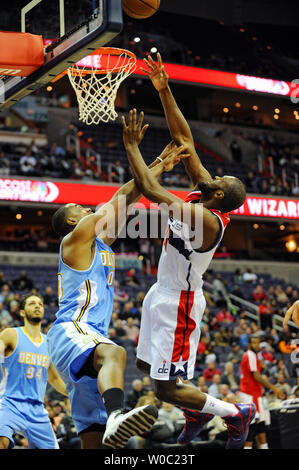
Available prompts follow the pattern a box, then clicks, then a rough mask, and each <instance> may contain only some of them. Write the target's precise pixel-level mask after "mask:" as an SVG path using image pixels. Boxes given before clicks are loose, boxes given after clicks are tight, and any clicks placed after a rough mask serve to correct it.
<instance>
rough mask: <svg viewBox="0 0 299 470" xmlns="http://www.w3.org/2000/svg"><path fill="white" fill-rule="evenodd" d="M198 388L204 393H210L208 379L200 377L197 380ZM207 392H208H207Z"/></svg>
mask: <svg viewBox="0 0 299 470" xmlns="http://www.w3.org/2000/svg"><path fill="white" fill-rule="evenodd" d="M197 388H199V390H200V391H201V392H203V393H208V387H207V385H206V379H205V378H204V377H203V376H202V375H200V376H199V377H198V379H197ZM205 390H206V392H205Z"/></svg>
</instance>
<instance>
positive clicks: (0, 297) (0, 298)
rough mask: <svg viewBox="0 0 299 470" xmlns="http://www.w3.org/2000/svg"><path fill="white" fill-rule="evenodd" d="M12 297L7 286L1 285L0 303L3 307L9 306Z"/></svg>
mask: <svg viewBox="0 0 299 470" xmlns="http://www.w3.org/2000/svg"><path fill="white" fill-rule="evenodd" d="M13 298H14V295H13V293H12V292H11V290H10V287H9V285H8V284H3V286H2V289H1V292H0V302H1V303H2V304H3V305H4V306H5V307H8V306H9V302H10V301H11V300H13Z"/></svg>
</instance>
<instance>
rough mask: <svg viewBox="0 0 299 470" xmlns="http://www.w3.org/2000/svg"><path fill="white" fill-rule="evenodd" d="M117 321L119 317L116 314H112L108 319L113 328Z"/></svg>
mask: <svg viewBox="0 0 299 470" xmlns="http://www.w3.org/2000/svg"><path fill="white" fill-rule="evenodd" d="M118 319H119V315H118V313H116V312H112V315H111V319H110V326H111V327H112V328H115V324H116V320H118Z"/></svg>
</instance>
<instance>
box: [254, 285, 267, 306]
mask: <svg viewBox="0 0 299 470" xmlns="http://www.w3.org/2000/svg"><path fill="white" fill-rule="evenodd" d="M252 297H253V300H255V302H262V300H268V297H267V294H266V292H265V291H264V289H263V287H262V286H261V284H258V285H257V286H256V288H255V289H254V291H253V293H252Z"/></svg>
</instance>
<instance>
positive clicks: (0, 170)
mask: <svg viewBox="0 0 299 470" xmlns="http://www.w3.org/2000/svg"><path fill="white" fill-rule="evenodd" d="M9 173H10V165H9V159H8V158H6V156H5V153H4V152H0V175H1V176H9Z"/></svg>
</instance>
